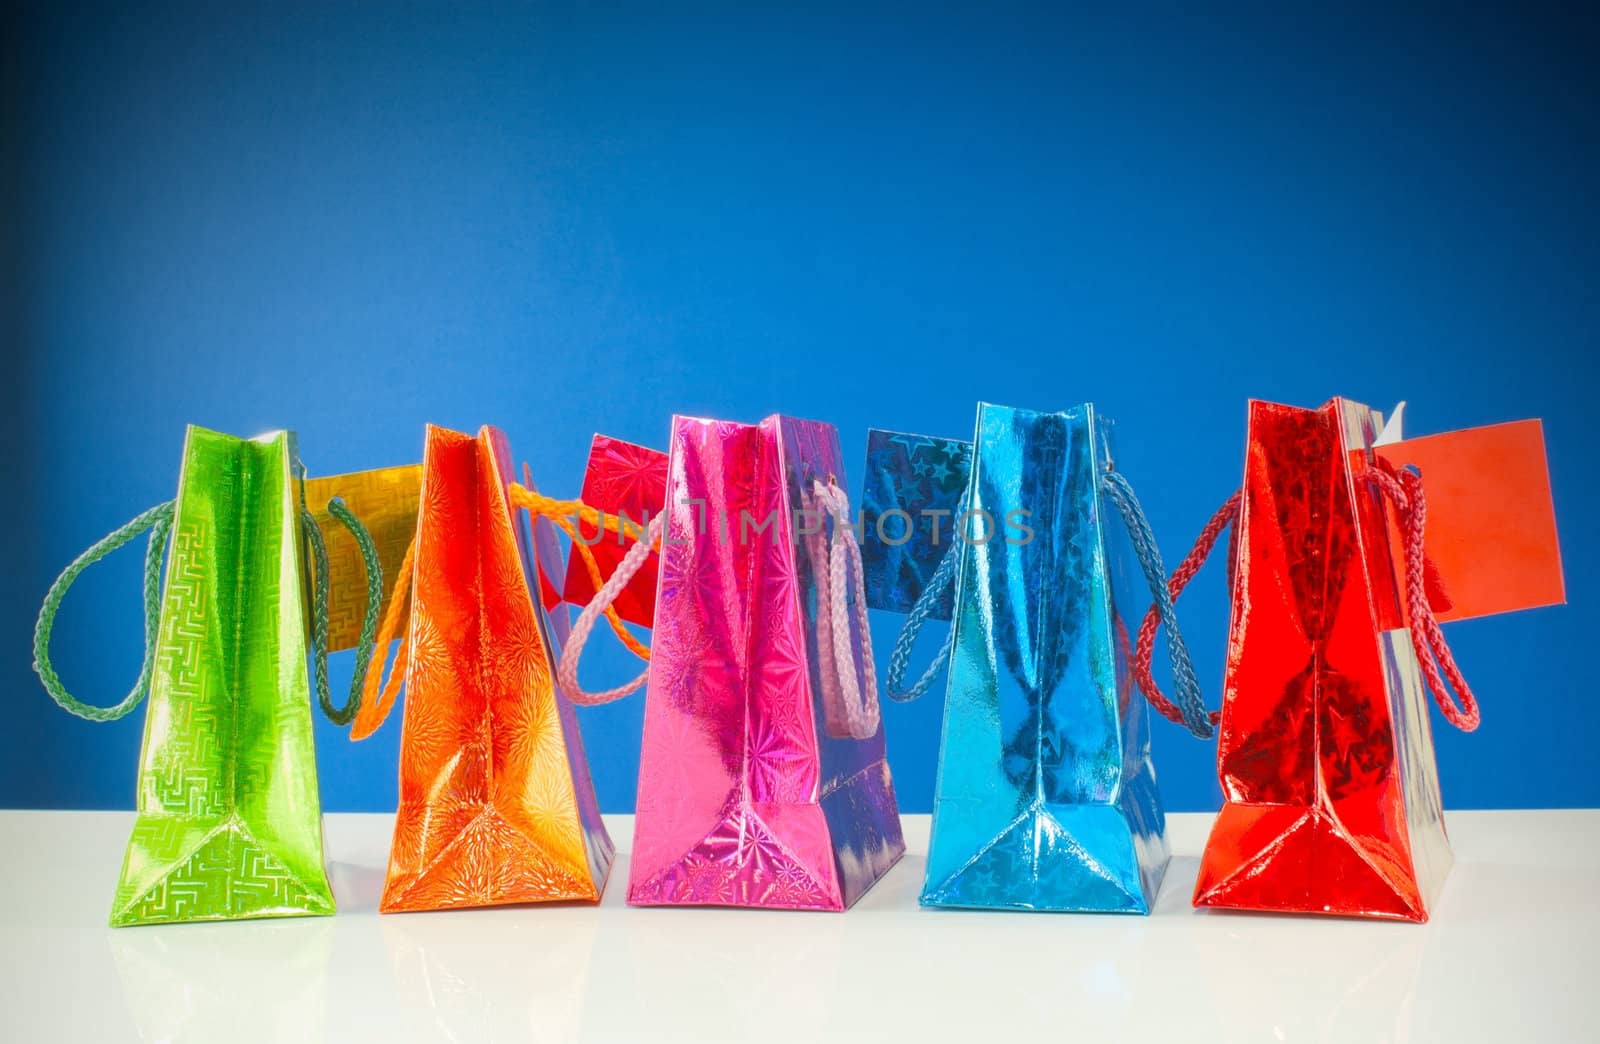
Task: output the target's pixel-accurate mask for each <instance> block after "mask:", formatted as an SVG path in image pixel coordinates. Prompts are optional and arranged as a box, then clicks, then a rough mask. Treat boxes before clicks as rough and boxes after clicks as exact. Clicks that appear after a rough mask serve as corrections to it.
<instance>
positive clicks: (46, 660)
mask: <svg viewBox="0 0 1600 1044" xmlns="http://www.w3.org/2000/svg"><path fill="white" fill-rule="evenodd" d="M176 506H177V502H176V501H173V500H169V501H167V502H166V503H164V504H157V505H156V506H155V507H153V508H151V509H150V510H148V511H146V512H144V513H143V514H141V515H139V516H138V517H137V518H135V519H133V520H132V521H131V522H129V523H127V524H126V525H124V526H122V527H120V528H118V529H117V530H115V531H113V532H111V533H109V534H107V535H106V536H104V537H102V538H101V539H100V540H98V541H96V542H95V544H94V546H92V547H90V548H89V550H87V551H85V552H84V553H83V554H81V555H79V556H78V557H77V558H75V559H73V561H72V564H71V565H69V566H67V568H65V569H63V570H62V571H61V575H60V576H58V577H56V579H55V583H53V584H51V585H50V590H49V591H48V592H46V593H45V596H44V605H42V606H40V608H39V620H38V622H37V623H35V624H34V627H33V670H34V673H35V674H37V675H38V676H39V680H40V681H41V682H43V683H44V691H45V692H47V693H49V694H50V698H51V699H53V700H55V701H56V703H58V704H60V705H61V708H62V709H63V710H65V711H67V712H68V713H71V714H76V715H77V716H78V717H80V718H83V719H85V720H88V721H115V720H116V719H118V718H120V717H123V716H124V715H126V714H127V713H128V712H129V711H131V710H133V709H134V708H135V707H137V706H138V705H139V701H140V700H143V699H144V697H145V694H146V693H148V692H149V691H150V678H151V675H153V674H154V673H155V665H156V660H155V647H156V631H157V629H158V628H159V627H160V622H161V553H162V551H163V549H165V548H166V546H167V535H168V534H169V533H171V532H172V517H173V513H174V511H175V509H176ZM147 529H148V530H150V543H149V545H148V546H147V547H146V549H145V553H144V664H143V666H141V667H140V668H139V680H138V681H136V682H135V683H134V685H133V689H132V691H130V692H129V693H128V695H127V696H125V697H123V700H122V702H121V703H118V704H116V705H115V706H112V707H96V706H93V705H91V704H87V703H84V702H82V701H81V700H78V699H77V698H75V697H74V696H73V695H72V694H71V693H69V692H68V691H67V687H66V686H65V685H63V684H62V683H61V678H60V676H59V675H57V674H56V671H55V668H54V667H53V666H52V665H51V663H50V632H51V631H52V630H53V629H54V627H55V622H56V611H57V610H59V609H60V608H61V600H62V599H63V598H65V597H66V595H67V591H68V590H69V589H70V588H71V587H72V583H73V581H74V580H77V579H78V575H79V574H80V573H82V572H83V571H84V570H85V569H87V568H89V567H90V566H92V565H94V564H95V563H96V562H98V561H100V560H101V559H102V558H104V557H106V556H107V555H109V554H111V552H113V551H115V550H117V549H118V548H119V547H121V546H122V545H124V544H126V543H128V542H129V541H130V540H132V539H133V538H134V537H136V536H138V535H139V534H140V533H143V532H144V531H145V530H147Z"/></svg>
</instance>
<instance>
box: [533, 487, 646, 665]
mask: <svg viewBox="0 0 1600 1044" xmlns="http://www.w3.org/2000/svg"><path fill="white" fill-rule="evenodd" d="M545 517H546V518H549V519H550V521H551V522H554V523H555V524H556V525H557V526H558V527H560V529H561V531H562V532H563V533H565V534H567V536H568V537H570V538H571V539H572V548H573V550H574V551H576V552H578V557H579V558H581V559H583V567H584V570H585V571H586V572H587V573H588V574H589V582H590V583H591V584H593V585H594V589H595V590H596V591H598V590H600V588H602V587H604V586H605V582H606V578H605V577H604V576H602V575H601V573H600V563H599V562H597V561H596V560H595V557H594V552H593V551H592V550H590V548H589V545H588V544H585V543H584V542H583V541H581V540H579V539H578V530H577V527H576V526H575V525H573V523H572V522H571V521H570V520H569V519H567V518H566V517H565V516H563V515H556V516H553V517H552V516H548V515H547V516H545ZM606 623H608V624H610V625H611V630H612V631H614V632H616V635H617V640H618V641H620V642H621V643H622V644H623V645H625V646H627V647H628V651H629V652H631V653H633V655H635V656H637V657H639V659H641V660H645V661H647V662H648V661H649V659H650V647H649V646H648V645H645V644H644V643H643V642H641V641H639V639H637V638H635V637H634V636H633V635H632V633H630V632H629V631H628V628H627V627H625V626H624V625H623V623H622V617H620V616H618V615H617V611H616V609H614V608H612V607H611V606H609V605H608V606H606Z"/></svg>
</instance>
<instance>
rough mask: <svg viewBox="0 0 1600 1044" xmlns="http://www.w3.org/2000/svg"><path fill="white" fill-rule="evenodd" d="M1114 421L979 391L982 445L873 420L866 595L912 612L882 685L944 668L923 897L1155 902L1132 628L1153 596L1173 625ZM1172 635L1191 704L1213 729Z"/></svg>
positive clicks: (913, 692) (1148, 785)
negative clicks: (928, 646)
mask: <svg viewBox="0 0 1600 1044" xmlns="http://www.w3.org/2000/svg"><path fill="white" fill-rule="evenodd" d="M1110 429H1111V425H1110V422H1109V421H1108V420H1107V419H1106V418H1105V417H1103V416H1101V415H1100V414H1098V413H1097V412H1096V411H1095V409H1094V407H1093V406H1092V405H1087V404H1085V405H1082V406H1078V407H1076V408H1074V409H1071V410H1068V411H1065V412H1062V413H1040V412H1034V411H1031V410H1022V409H1012V408H1009V407H1004V406H992V405H988V404H982V405H980V406H979V407H978V422H977V431H976V436H975V439H974V442H973V443H972V444H970V446H969V445H968V444H965V443H960V442H956V441H953V440H944V439H932V438H927V437H923V436H912V435H905V434H902V433H895V432H885V431H876V430H875V431H872V432H871V433H870V434H869V437H868V452H867V468H866V472H865V474H866V476H867V478H866V488H865V489H864V491H863V496H862V518H861V524H862V552H863V562H864V565H865V568H866V573H867V578H866V589H867V592H868V598H869V605H870V606H871V607H872V608H880V609H888V610H892V611H899V612H908V613H909V616H908V620H907V622H906V625H905V627H904V629H903V631H902V633H901V638H900V640H899V641H897V642H896V646H895V651H894V655H893V656H892V657H891V660H890V666H889V677H888V686H887V687H888V690H889V693H890V695H891V696H893V697H896V698H900V699H911V698H915V697H916V696H919V695H921V694H922V693H923V692H924V691H926V689H927V688H929V687H930V685H931V683H932V682H933V681H934V680H935V679H936V678H937V675H938V673H939V671H940V669H941V667H945V668H947V672H948V673H947V683H946V697H945V708H944V730H943V738H942V740H941V743H940V749H939V773H938V783H937V790H936V794H935V799H934V814H933V836H932V841H931V847H930V851H929V855H928V867H927V876H926V879H925V880H924V883H923V888H922V896H921V901H922V903H923V905H926V906H951V907H976V908H982V909H1003V910H1058V911H1103V912H1117V913H1147V912H1149V909H1150V906H1151V904H1152V903H1153V902H1154V900H1155V895H1156V891H1157V889H1158V888H1159V887H1160V884H1161V877H1162V874H1163V872H1164V871H1165V869H1166V865H1167V861H1168V848H1167V843H1166V837H1165V817H1164V816H1163V813H1162V810H1161V799H1160V795H1159V793H1158V792H1157V789H1156V779H1155V772H1154V769H1153V768H1152V765H1151V760H1150V727H1149V711H1148V708H1147V707H1146V705H1145V703H1144V701H1143V699H1142V698H1140V697H1139V696H1138V693H1137V690H1136V689H1135V686H1134V683H1133V677H1132V664H1133V648H1132V645H1131V642H1130V638H1129V635H1130V628H1132V629H1136V628H1137V626H1138V621H1139V619H1140V617H1141V616H1142V614H1143V612H1144V608H1145V606H1146V604H1148V601H1147V599H1148V598H1149V597H1150V595H1154V597H1155V600H1156V602H1157V606H1158V608H1160V609H1161V610H1162V614H1163V616H1164V617H1167V618H1168V622H1169V624H1170V614H1171V601H1170V599H1169V598H1167V597H1166V584H1165V570H1164V569H1163V568H1162V566H1161V563H1160V557H1159V554H1158V553H1157V551H1156V549H1155V545H1154V541H1153V540H1152V539H1151V538H1150V535H1149V528H1148V526H1147V525H1146V524H1145V522H1144V517H1143V514H1142V512H1141V511H1140V509H1139V506H1138V502H1137V501H1136V500H1135V498H1134V497H1133V493H1132V490H1131V489H1130V488H1129V486H1128V484H1127V482H1126V480H1125V479H1123V478H1122V476H1121V475H1119V474H1118V473H1117V472H1116V471H1115V469H1114V467H1113V460H1114V458H1113V455H1112V444H1111V430H1110ZM951 468H955V469H956V470H957V471H958V474H957V475H956V476H955V479H954V480H953V481H952V480H950V479H949V477H948V476H947V475H946V471H947V470H948V469H951ZM1141 568H1142V569H1143V571H1144V573H1145V582H1146V584H1147V585H1148V586H1149V588H1150V592H1149V595H1145V594H1141V593H1138V591H1139V589H1138V588H1136V587H1135V586H1134V585H1135V583H1136V578H1137V577H1138V570H1139V569H1141ZM929 617H935V618H946V617H949V618H952V620H953V622H952V626H951V630H950V634H949V637H948V638H947V639H946V642H945V646H944V649H942V650H941V653H940V656H939V658H938V660H936V661H935V663H934V664H933V665H932V666H931V667H930V668H929V669H928V670H927V672H926V673H925V674H923V676H922V677H921V678H920V679H919V680H918V681H917V682H916V683H914V684H913V685H911V686H909V687H908V686H906V685H905V682H904V679H905V677H906V673H907V664H908V662H909V659H910V652H911V648H912V643H913V642H914V640H915V637H916V634H917V632H918V630H919V629H920V628H921V625H922V623H923V622H924V621H925V620H926V619H928V618H929ZM1168 636H1169V645H1170V649H1171V652H1172V657H1173V668H1174V675H1175V678H1176V680H1177V689H1178V692H1179V702H1180V704H1181V705H1183V707H1184V709H1185V714H1186V718H1188V719H1190V721H1191V724H1192V726H1193V727H1194V728H1195V730H1196V731H1197V732H1207V733H1208V731H1209V728H1210V726H1209V724H1208V723H1206V722H1205V720H1204V709H1203V707H1202V706H1201V705H1200V696H1199V688H1198V685H1197V684H1196V683H1195V682H1194V676H1193V670H1192V668H1191V667H1190V666H1189V663H1188V654H1187V652H1186V650H1185V649H1184V647H1183V644H1182V638H1181V637H1180V636H1178V632H1177V630H1176V628H1174V627H1171V626H1169V627H1168Z"/></svg>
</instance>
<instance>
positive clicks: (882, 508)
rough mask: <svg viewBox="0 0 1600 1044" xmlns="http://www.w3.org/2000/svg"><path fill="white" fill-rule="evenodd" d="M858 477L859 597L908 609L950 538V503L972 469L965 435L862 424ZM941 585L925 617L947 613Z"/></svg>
mask: <svg viewBox="0 0 1600 1044" xmlns="http://www.w3.org/2000/svg"><path fill="white" fill-rule="evenodd" d="M866 472H867V473H866V477H865V478H864V479H863V481H862V483H861V527H862V529H861V533H862V536H861V564H862V569H863V571H864V572H865V574H866V584H867V604H868V605H870V606H871V607H872V608H874V609H883V610H887V611H888V612H892V613H909V612H910V611H911V607H912V606H913V605H915V604H916V602H917V596H919V595H920V594H921V593H922V589H923V588H924V587H926V586H927V584H928V581H929V580H931V579H932V578H933V572H934V570H935V569H938V568H939V559H940V558H942V557H943V556H944V552H945V549H946V548H948V547H949V546H950V532H951V530H952V528H953V527H954V525H955V516H956V509H957V508H958V507H959V506H960V503H961V494H962V493H963V492H965V491H966V488H967V476H968V475H969V474H971V472H972V443H970V442H963V441H961V440H960V439H938V438H933V437H932V436H929V435H910V434H907V433H905V432H902V431H880V430H879V429H877V428H873V429H870V430H869V431H868V432H867V468H866ZM954 604H955V598H954V593H953V592H947V593H946V594H945V595H944V597H942V598H940V599H939V601H938V603H937V604H936V605H935V606H934V610H933V613H932V615H933V617H934V619H937V620H948V619H950V613H951V608H952V606H953V605H954Z"/></svg>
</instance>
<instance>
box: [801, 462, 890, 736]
mask: <svg viewBox="0 0 1600 1044" xmlns="http://www.w3.org/2000/svg"><path fill="white" fill-rule="evenodd" d="M811 491H812V494H813V495H814V496H815V497H816V499H817V501H818V502H819V503H821V504H822V506H823V508H824V510H826V511H827V512H828V514H830V515H832V516H833V539H832V540H831V541H830V546H829V549H828V588H829V590H828V612H829V617H830V624H831V627H830V630H831V631H832V635H831V637H832V644H833V667H834V673H835V675H836V676H837V677H838V679H839V690H840V693H841V695H842V697H843V699H842V700H841V701H840V703H841V706H842V708H843V710H844V717H845V724H846V728H847V729H848V730H849V733H850V736H851V738H852V739H870V738H871V737H873V736H875V735H877V732H878V724H879V721H880V718H881V713H880V708H879V705H878V674H877V668H876V667H875V666H874V664H873V661H872V634H871V632H870V631H869V630H868V627H867V600H866V594H865V581H864V579H863V572H862V567H861V545H860V544H859V543H857V542H856V539H855V537H854V536H853V535H852V534H851V531H850V524H849V519H850V498H849V496H847V495H846V494H845V491H844V490H842V489H840V488H839V486H838V484H837V483H836V482H833V481H832V480H831V479H830V480H829V481H828V482H826V483H825V482H823V481H822V480H821V479H815V480H813V482H812V490H811ZM846 569H848V570H849V573H850V576H851V578H853V579H854V581H855V586H856V591H857V592H858V597H857V598H856V607H855V623H856V629H857V631H858V632H859V633H860V635H861V673H862V676H863V679H864V680H865V682H866V685H865V687H863V686H862V685H860V684H858V683H857V681H856V660H855V651H854V649H853V648H852V643H851V641H850V615H849V614H850V606H849V601H850V588H849V583H848V582H847V580H846V577H845V571H846Z"/></svg>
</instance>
